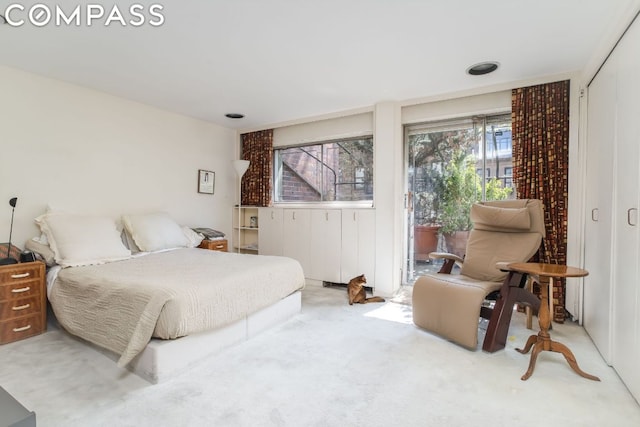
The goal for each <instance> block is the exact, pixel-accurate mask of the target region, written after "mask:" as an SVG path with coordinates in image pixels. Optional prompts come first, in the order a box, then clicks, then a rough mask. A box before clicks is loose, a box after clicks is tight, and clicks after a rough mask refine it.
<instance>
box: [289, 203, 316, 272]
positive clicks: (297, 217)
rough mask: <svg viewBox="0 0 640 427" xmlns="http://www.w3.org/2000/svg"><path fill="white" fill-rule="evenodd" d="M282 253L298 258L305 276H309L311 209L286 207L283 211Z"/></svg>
mask: <svg viewBox="0 0 640 427" xmlns="http://www.w3.org/2000/svg"><path fill="white" fill-rule="evenodd" d="M283 217H284V219H283V228H282V255H284V256H286V257H290V258H293V259H297V260H298V262H300V265H302V270H303V271H304V275H305V277H309V271H310V268H309V267H310V263H311V246H310V245H309V241H310V240H311V211H310V210H309V209H285V210H284V212H283Z"/></svg>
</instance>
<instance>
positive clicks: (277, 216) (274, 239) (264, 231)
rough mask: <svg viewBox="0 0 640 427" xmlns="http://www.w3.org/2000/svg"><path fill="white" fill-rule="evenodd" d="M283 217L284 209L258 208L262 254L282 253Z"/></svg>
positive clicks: (259, 238)
mask: <svg viewBox="0 0 640 427" xmlns="http://www.w3.org/2000/svg"><path fill="white" fill-rule="evenodd" d="M282 219H283V211H282V209H276V208H259V209H258V220H259V224H260V227H259V229H258V241H259V242H260V245H259V247H260V255H282V230H283V224H282Z"/></svg>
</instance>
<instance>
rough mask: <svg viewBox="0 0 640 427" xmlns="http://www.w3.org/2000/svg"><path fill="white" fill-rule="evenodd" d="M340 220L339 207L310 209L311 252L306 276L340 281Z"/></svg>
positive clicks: (335, 281) (334, 281)
mask: <svg viewBox="0 0 640 427" xmlns="http://www.w3.org/2000/svg"><path fill="white" fill-rule="evenodd" d="M341 222H342V217H341V213H340V210H339V209H312V210H311V228H310V231H311V239H310V242H309V247H310V251H311V253H310V262H309V275H308V276H307V277H309V278H311V279H315V280H321V281H325V282H333V283H340V253H341V252H340V244H341V240H342V236H341V232H342V228H341Z"/></svg>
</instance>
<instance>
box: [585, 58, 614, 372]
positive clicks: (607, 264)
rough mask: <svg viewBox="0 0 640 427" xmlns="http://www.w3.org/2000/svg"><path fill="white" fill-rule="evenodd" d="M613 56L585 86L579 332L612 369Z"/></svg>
mask: <svg viewBox="0 0 640 427" xmlns="http://www.w3.org/2000/svg"><path fill="white" fill-rule="evenodd" d="M616 57H617V56H616V55H612V56H611V57H610V58H609V59H608V60H607V62H606V63H605V64H604V66H603V67H602V69H601V70H600V72H599V73H598V75H597V76H596V78H595V79H594V80H593V82H592V83H591V85H589V96H588V119H587V120H588V125H587V176H586V181H587V182H586V188H587V191H586V196H585V200H586V209H587V211H586V224H585V248H584V249H585V254H584V256H585V268H586V269H587V270H589V275H588V276H587V277H585V280H584V313H583V318H584V327H585V329H586V330H587V332H588V333H589V336H591V339H592V340H593V342H594V343H595V345H596V347H597V348H598V350H599V351H600V354H602V357H603V358H604V360H605V361H606V362H607V363H609V364H611V324H612V323H611V293H612V287H611V262H612V260H611V248H612V242H611V229H612V222H611V221H612V216H611V214H612V201H613V198H612V192H613V176H612V170H613V149H614V145H615V129H616V113H615V112H616Z"/></svg>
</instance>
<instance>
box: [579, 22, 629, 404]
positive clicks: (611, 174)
mask: <svg viewBox="0 0 640 427" xmlns="http://www.w3.org/2000/svg"><path fill="white" fill-rule="evenodd" d="M638 51H640V22H636V23H635V24H634V25H633V26H632V27H631V28H630V29H629V30H628V31H627V33H626V34H625V36H624V37H623V39H622V40H621V41H620V43H619V44H618V46H617V47H616V49H615V50H614V52H613V53H612V55H611V56H610V57H609V59H608V60H607V61H606V63H605V64H604V66H603V67H602V68H601V70H600V72H599V73H598V75H597V76H596V77H595V79H594V80H593V81H592V83H591V84H590V85H589V91H588V124H587V170H586V174H587V182H586V199H585V200H586V208H587V212H586V224H585V268H586V269H587V270H589V273H590V274H589V276H587V277H586V278H585V282H584V326H585V329H586V330H587V332H588V333H589V335H590V336H591V337H592V339H593V341H594V343H595V344H596V346H597V347H598V349H599V350H600V352H601V353H602V355H603V357H604V358H605V360H606V361H607V362H608V363H610V364H611V366H613V368H614V369H615V370H616V372H617V373H618V375H620V378H621V379H622V380H623V381H624V382H625V384H626V385H627V387H628V388H629V390H630V391H631V393H632V394H633V395H634V397H635V398H636V400H639V401H640V369H638V360H640V270H639V267H638V264H639V262H640V230H639V225H638V209H639V208H640V101H639V100H640V55H638V54H637V52H638Z"/></svg>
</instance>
